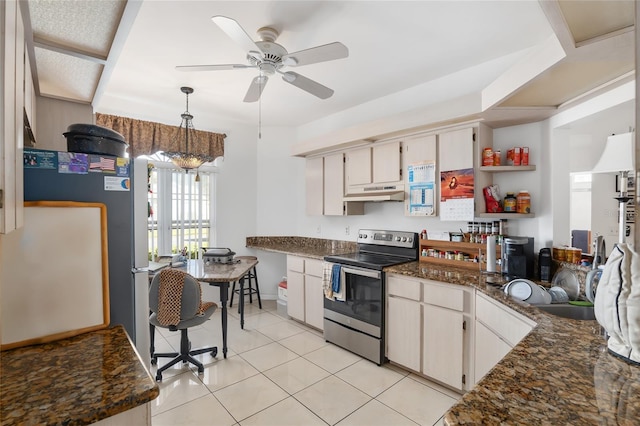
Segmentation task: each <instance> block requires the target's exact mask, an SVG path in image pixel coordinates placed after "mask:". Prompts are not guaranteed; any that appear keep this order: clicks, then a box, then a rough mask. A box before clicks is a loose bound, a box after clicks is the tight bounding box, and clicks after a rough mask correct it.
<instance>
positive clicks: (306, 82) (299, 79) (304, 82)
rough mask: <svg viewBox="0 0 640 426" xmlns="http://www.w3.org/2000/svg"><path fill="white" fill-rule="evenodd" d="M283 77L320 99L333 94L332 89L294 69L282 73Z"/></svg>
mask: <svg viewBox="0 0 640 426" xmlns="http://www.w3.org/2000/svg"><path fill="white" fill-rule="evenodd" d="M282 79H283V80H284V81H286V82H287V83H290V84H293V85H294V86H296V87H298V88H300V89H302V90H304V91H305V92H309V93H311V94H312V95H314V96H317V97H319V98H320V99H327V98H330V97H331V96H332V95H333V90H332V89H329V88H328V87H327V86H323V85H322V84H320V83H318V82H317V81H313V80H311V79H310V78H307V77H305V76H303V75H300V74H298V73H296V72H293V71H287V72H285V73H282Z"/></svg>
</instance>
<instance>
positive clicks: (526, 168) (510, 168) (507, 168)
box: [480, 165, 536, 173]
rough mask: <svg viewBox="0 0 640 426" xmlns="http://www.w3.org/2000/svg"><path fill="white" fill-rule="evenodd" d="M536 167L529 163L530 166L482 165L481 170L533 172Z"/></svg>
mask: <svg viewBox="0 0 640 426" xmlns="http://www.w3.org/2000/svg"><path fill="white" fill-rule="evenodd" d="M535 169H536V166H533V165H529V166H481V167H480V171H481V172H491V173H498V172H531V171H534V170H535Z"/></svg>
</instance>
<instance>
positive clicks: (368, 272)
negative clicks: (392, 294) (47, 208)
mask: <svg viewBox="0 0 640 426" xmlns="http://www.w3.org/2000/svg"><path fill="white" fill-rule="evenodd" d="M342 273H343V274H353V275H362V276H365V277H370V278H376V279H380V276H381V274H380V271H372V270H369V269H355V268H349V267H347V266H343V267H342Z"/></svg>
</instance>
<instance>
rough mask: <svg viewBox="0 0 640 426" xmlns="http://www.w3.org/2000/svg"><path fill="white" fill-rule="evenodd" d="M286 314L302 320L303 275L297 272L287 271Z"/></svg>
mask: <svg viewBox="0 0 640 426" xmlns="http://www.w3.org/2000/svg"><path fill="white" fill-rule="evenodd" d="M287 314H289V316H290V317H291V318H295V319H297V320H299V321H304V275H302V274H301V273H299V272H293V271H288V272H287Z"/></svg>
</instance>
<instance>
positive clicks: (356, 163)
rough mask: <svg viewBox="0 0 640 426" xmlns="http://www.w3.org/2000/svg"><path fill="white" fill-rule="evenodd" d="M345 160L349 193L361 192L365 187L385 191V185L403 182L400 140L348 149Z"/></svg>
mask: <svg viewBox="0 0 640 426" xmlns="http://www.w3.org/2000/svg"><path fill="white" fill-rule="evenodd" d="M345 160H346V161H345V164H346V166H345V170H346V172H345V173H346V176H347V188H346V191H347V193H349V194H353V193H360V192H362V191H363V188H365V187H366V188H368V189H375V190H377V191H383V190H384V189H386V188H384V187H387V186H394V185H396V186H397V185H400V184H402V171H401V169H402V165H401V164H402V163H401V158H400V140H396V141H390V142H376V143H374V144H372V145H369V146H366V147H362V148H355V149H352V150H349V151H346V152H345ZM378 186H380V188H378Z"/></svg>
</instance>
